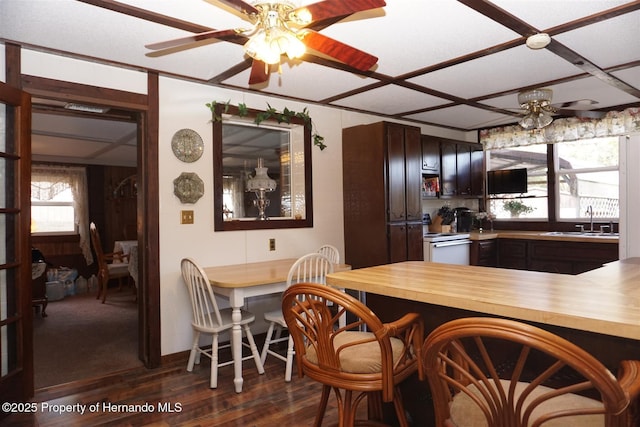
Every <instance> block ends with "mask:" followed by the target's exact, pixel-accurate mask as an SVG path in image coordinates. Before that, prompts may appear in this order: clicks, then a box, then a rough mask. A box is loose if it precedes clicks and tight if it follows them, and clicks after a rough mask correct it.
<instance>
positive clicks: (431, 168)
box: [421, 135, 440, 175]
mask: <svg viewBox="0 0 640 427" xmlns="http://www.w3.org/2000/svg"><path fill="white" fill-rule="evenodd" d="M421 141H422V172H423V173H427V174H433V175H439V174H440V140H439V139H437V138H434V137H432V136H428V135H422V137H421Z"/></svg>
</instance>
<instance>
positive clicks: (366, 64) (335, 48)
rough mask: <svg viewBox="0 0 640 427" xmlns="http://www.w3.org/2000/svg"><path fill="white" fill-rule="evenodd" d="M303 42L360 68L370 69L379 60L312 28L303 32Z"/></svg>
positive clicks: (309, 46)
mask: <svg viewBox="0 0 640 427" xmlns="http://www.w3.org/2000/svg"><path fill="white" fill-rule="evenodd" d="M301 35H302V37H301V39H302V42H303V43H304V44H305V45H306V46H307V47H308V48H310V49H313V50H315V51H318V52H320V53H322V54H324V55H327V56H330V57H331V58H335V59H337V60H338V61H340V62H344V63H345V64H347V65H349V66H351V67H353V68H355V69H357V70H360V71H368V70H369V69H371V67H373V66H374V65H375V63H376V62H378V58H377V57H375V56H373V55H370V54H368V53H366V52H363V51H361V50H360V49H356V48H355V47H352V46H349V45H347V44H344V43H342V42H339V41H338V40H335V39H332V38H330V37H327V36H325V35H322V34H320V33H317V32H315V31H312V30H308V29H307V30H304V32H301Z"/></svg>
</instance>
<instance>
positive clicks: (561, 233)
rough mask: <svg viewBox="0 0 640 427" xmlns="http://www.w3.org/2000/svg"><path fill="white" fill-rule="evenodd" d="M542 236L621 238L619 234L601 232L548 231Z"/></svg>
mask: <svg viewBox="0 0 640 427" xmlns="http://www.w3.org/2000/svg"><path fill="white" fill-rule="evenodd" d="M540 235H541V236H567V237H569V236H572V237H608V238H619V237H620V234H619V233H601V232H599V231H548V232H546V233H540Z"/></svg>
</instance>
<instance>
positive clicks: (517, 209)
mask: <svg viewBox="0 0 640 427" xmlns="http://www.w3.org/2000/svg"><path fill="white" fill-rule="evenodd" d="M503 206H504V209H505V210H507V211H509V213H510V214H511V218H518V217H519V216H520V214H523V213H525V214H526V213H531V212H533V208H532V207H530V206H527V205H525V204H524V203H522V202H521V201H520V200H515V199H513V200H507V201H505V202H504V204H503Z"/></svg>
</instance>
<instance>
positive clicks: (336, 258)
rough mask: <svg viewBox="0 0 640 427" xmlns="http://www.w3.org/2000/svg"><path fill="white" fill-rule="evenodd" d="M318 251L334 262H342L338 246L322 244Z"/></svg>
mask: <svg viewBox="0 0 640 427" xmlns="http://www.w3.org/2000/svg"><path fill="white" fill-rule="evenodd" d="M318 253H320V254H322V255H324V256H326V257H327V258H329V260H330V261H331V262H332V263H334V264H340V252H339V251H338V248H336V247H335V246H332V245H322V246H320V249H318Z"/></svg>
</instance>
